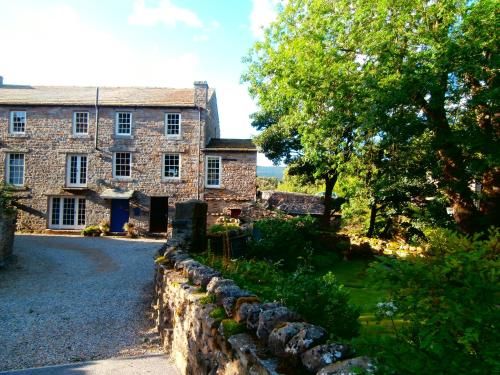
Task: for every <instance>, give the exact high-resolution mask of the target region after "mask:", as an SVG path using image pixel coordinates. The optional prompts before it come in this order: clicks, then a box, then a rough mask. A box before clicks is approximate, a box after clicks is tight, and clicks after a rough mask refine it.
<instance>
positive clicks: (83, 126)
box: [73, 112, 89, 135]
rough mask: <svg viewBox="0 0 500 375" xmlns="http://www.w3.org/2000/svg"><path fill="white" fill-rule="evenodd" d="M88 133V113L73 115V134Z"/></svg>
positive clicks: (75, 113)
mask: <svg viewBox="0 0 500 375" xmlns="http://www.w3.org/2000/svg"><path fill="white" fill-rule="evenodd" d="M88 132H89V113H88V112H74V113H73V134H76V135H78V134H88Z"/></svg>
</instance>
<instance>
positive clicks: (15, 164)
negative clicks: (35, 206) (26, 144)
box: [7, 154, 24, 186]
mask: <svg viewBox="0 0 500 375" xmlns="http://www.w3.org/2000/svg"><path fill="white" fill-rule="evenodd" d="M7 181H8V183H9V184H11V185H15V186H22V185H24V154H7Z"/></svg>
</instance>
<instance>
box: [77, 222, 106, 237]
mask: <svg viewBox="0 0 500 375" xmlns="http://www.w3.org/2000/svg"><path fill="white" fill-rule="evenodd" d="M82 234H83V235H84V236H85V237H97V236H99V235H100V234H101V230H100V229H99V226H97V225H89V226H87V227H85V229H83V230H82Z"/></svg>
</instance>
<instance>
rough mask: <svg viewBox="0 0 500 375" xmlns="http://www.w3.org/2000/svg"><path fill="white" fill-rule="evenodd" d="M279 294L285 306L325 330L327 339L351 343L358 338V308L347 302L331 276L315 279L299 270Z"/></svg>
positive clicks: (316, 277)
mask: <svg viewBox="0 0 500 375" xmlns="http://www.w3.org/2000/svg"><path fill="white" fill-rule="evenodd" d="M280 294H281V296H280V297H281V299H282V301H283V302H284V303H285V305H286V306H288V307H289V308H291V309H292V310H295V311H297V312H298V313H300V314H301V315H302V316H304V318H306V320H307V321H309V322H312V323H315V324H318V325H321V326H322V327H324V328H325V329H326V330H327V331H328V333H329V335H330V339H332V340H338V339H350V338H352V337H355V336H357V335H358V334H359V328H360V324H359V321H358V318H359V308H358V307H355V306H354V305H352V304H351V303H350V302H349V292H347V291H346V290H345V289H344V286H343V285H341V284H339V283H338V282H337V280H336V279H335V276H334V275H333V274H332V273H331V272H328V273H327V274H325V275H324V276H317V275H314V274H313V273H311V272H309V271H306V270H304V269H299V270H297V272H295V273H294V274H292V275H291V276H289V277H288V280H287V282H286V284H285V285H282V286H281V291H280Z"/></svg>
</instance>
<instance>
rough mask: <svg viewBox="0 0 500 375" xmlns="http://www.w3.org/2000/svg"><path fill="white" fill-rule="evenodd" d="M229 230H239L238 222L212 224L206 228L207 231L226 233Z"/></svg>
mask: <svg viewBox="0 0 500 375" xmlns="http://www.w3.org/2000/svg"><path fill="white" fill-rule="evenodd" d="M231 230H240V226H239V225H238V224H214V225H212V226H211V227H210V228H208V233H212V234H215V233H227V232H229V231H231Z"/></svg>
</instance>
